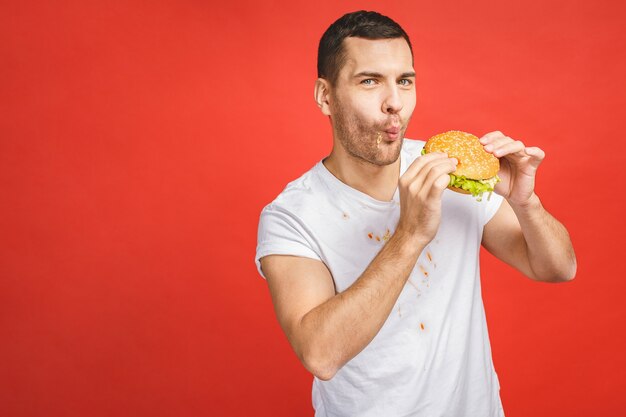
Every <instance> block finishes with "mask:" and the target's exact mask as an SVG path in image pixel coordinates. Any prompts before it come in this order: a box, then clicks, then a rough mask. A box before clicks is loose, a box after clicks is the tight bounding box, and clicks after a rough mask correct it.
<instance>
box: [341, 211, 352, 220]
mask: <svg viewBox="0 0 626 417" xmlns="http://www.w3.org/2000/svg"><path fill="white" fill-rule="evenodd" d="M341 217H342V218H343V219H344V220H348V219H349V218H350V215H349V214H348V213H346V212H345V211H344V213H343V215H342V216H341Z"/></svg>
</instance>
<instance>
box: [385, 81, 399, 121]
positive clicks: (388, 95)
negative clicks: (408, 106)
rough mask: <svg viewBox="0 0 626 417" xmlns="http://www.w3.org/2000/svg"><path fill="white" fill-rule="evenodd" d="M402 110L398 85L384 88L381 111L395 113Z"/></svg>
mask: <svg viewBox="0 0 626 417" xmlns="http://www.w3.org/2000/svg"><path fill="white" fill-rule="evenodd" d="M400 110H402V99H401V97H400V90H399V89H398V86H397V85H395V83H394V85H393V86H390V87H389V88H387V89H386V90H385V98H384V100H383V104H382V111H383V113H385V114H395V113H398V112H400Z"/></svg>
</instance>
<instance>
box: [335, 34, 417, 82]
mask: <svg viewBox="0 0 626 417" xmlns="http://www.w3.org/2000/svg"><path fill="white" fill-rule="evenodd" d="M343 42H344V44H343V46H344V53H345V61H344V65H343V68H342V69H341V72H343V73H344V74H346V75H349V74H351V73H352V74H353V73H358V72H360V71H363V70H368V71H372V70H376V71H378V72H383V73H385V72H389V71H393V72H395V71H397V72H408V71H412V70H413V56H412V55H411V49H410V48H409V45H408V43H407V42H406V40H404V38H393V39H364V38H355V37H351V38H345V39H344V40H343Z"/></svg>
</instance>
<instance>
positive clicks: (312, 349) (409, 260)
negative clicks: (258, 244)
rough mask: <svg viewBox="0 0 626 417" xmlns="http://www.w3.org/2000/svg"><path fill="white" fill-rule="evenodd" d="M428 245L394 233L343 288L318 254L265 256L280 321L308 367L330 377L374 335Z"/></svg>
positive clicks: (263, 264) (270, 286) (267, 274)
mask: <svg viewBox="0 0 626 417" xmlns="http://www.w3.org/2000/svg"><path fill="white" fill-rule="evenodd" d="M424 246H425V245H423V244H422V245H420V246H418V245H416V244H411V243H410V241H409V240H408V239H406V238H403V237H402V236H400V235H398V234H397V233H396V234H394V236H392V237H391V238H390V239H389V241H388V242H387V244H386V245H385V246H384V247H383V249H382V250H381V251H380V252H379V253H378V255H377V256H376V257H375V258H374V260H373V261H372V263H371V264H370V265H369V267H368V268H367V269H366V271H365V272H364V273H363V274H362V275H361V276H360V277H359V279H358V280H357V281H356V282H355V283H354V284H353V285H352V286H350V287H349V288H348V289H347V290H345V291H344V292H342V293H339V294H335V288H334V284H333V279H332V276H331V274H330V272H329V271H328V269H327V268H326V266H325V265H324V264H323V263H322V262H320V261H318V260H314V259H307V258H300V257H294V256H282V255H270V256H266V257H264V258H262V259H261V268H262V269H263V273H264V274H265V276H266V277H267V282H268V284H269V288H270V293H271V296H272V300H273V302H274V309H275V311H276V316H277V317H278V321H279V323H280V325H281V327H282V328H283V330H284V331H285V334H286V335H287V339H289V342H290V343H291V346H292V347H293V349H294V351H295V352H296V354H297V355H298V358H299V359H300V361H301V362H302V363H303V365H304V366H305V368H307V369H308V370H309V371H310V372H311V373H312V374H314V375H315V376H317V377H318V378H320V379H322V380H329V379H330V378H332V377H333V376H334V374H335V373H336V372H337V370H338V369H340V368H341V367H342V366H343V365H344V364H345V363H346V362H347V361H349V360H350V359H352V358H353V357H354V356H356V355H357V354H358V353H359V352H360V351H361V350H363V349H364V348H365V347H366V346H367V345H368V344H369V343H370V342H371V341H372V339H373V338H374V336H376V334H377V333H378V331H379V330H380V328H381V327H382V326H383V324H384V323H385V320H386V319H387V317H388V316H389V314H390V313H391V310H392V308H393V306H394V304H395V302H396V300H397V299H398V297H399V295H400V292H401V291H402V288H403V287H404V284H405V283H406V281H407V279H408V277H409V274H410V273H411V270H412V269H413V267H414V266H415V262H417V258H418V256H419V254H420V253H421V251H422V250H423V248H424Z"/></svg>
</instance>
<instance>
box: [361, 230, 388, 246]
mask: <svg viewBox="0 0 626 417" xmlns="http://www.w3.org/2000/svg"><path fill="white" fill-rule="evenodd" d="M391 236H392V233H391V230H389V229H386V231H385V234H383V235H382V236H381V235H379V234H376V233H374V232H368V233H367V237H368V239H370V240H375V241H376V242H381V243H382V242H385V243H386V242H387V241H388V240H389V239H391Z"/></svg>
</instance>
